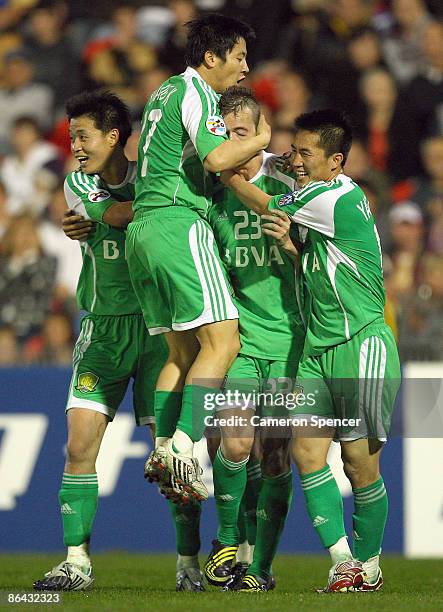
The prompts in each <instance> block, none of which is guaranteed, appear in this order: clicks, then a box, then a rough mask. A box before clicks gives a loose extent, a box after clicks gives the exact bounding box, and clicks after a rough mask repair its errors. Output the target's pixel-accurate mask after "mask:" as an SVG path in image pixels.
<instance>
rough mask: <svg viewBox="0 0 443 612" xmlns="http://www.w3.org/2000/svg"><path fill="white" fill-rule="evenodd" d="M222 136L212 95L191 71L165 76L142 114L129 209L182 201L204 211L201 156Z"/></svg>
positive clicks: (208, 186) (206, 189)
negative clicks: (132, 204)
mask: <svg viewBox="0 0 443 612" xmlns="http://www.w3.org/2000/svg"><path fill="white" fill-rule="evenodd" d="M225 138H226V127H225V124H224V121H223V119H222V117H221V116H220V114H219V110H218V95H217V94H216V93H215V91H214V90H213V89H211V87H209V85H208V84H207V83H206V82H205V81H204V80H203V79H202V78H201V76H200V75H199V74H198V72H197V71H196V70H194V69H193V68H187V70H186V71H185V72H183V74H180V75H177V76H173V77H171V78H170V79H168V80H167V81H165V82H164V83H163V85H161V86H160V87H159V89H158V90H157V91H155V92H154V93H153V94H152V96H151V97H150V99H149V101H148V103H147V104H146V107H145V110H144V113H143V122H142V131H141V135H140V144H139V149H138V160H139V167H138V172H137V182H136V185H135V192H136V197H135V201H134V211H137V210H139V209H143V210H152V209H154V208H163V207H166V206H186V207H187V208H191V209H192V210H194V211H196V212H197V213H198V214H200V215H202V216H205V215H206V212H207V209H208V207H209V206H210V204H211V200H212V190H213V179H212V177H211V175H210V174H209V173H208V172H207V171H206V170H205V169H204V167H203V161H204V159H205V157H206V156H207V155H208V153H210V152H211V151H212V150H213V149H215V148H216V147H218V145H220V144H221V143H222V142H223V141H224V140H225Z"/></svg>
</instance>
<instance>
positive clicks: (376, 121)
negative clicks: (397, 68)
mask: <svg viewBox="0 0 443 612" xmlns="http://www.w3.org/2000/svg"><path fill="white" fill-rule="evenodd" d="M360 90H361V95H362V99H363V101H364V103H365V107H366V125H365V126H364V128H363V130H364V131H365V132H366V137H367V148H368V153H369V158H370V161H371V166H373V167H374V168H375V169H377V170H380V171H382V172H383V171H385V170H386V168H387V163H388V156H389V152H390V149H391V144H390V140H391V139H390V126H391V122H392V117H393V114H394V108H395V102H396V99H397V87H396V84H395V81H394V79H393V78H392V76H391V75H390V74H389V72H388V71H387V70H384V69H382V68H373V69H372V70H369V71H368V72H365V73H364V74H363V76H362V79H361V82H360Z"/></svg>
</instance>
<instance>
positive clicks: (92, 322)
mask: <svg viewBox="0 0 443 612" xmlns="http://www.w3.org/2000/svg"><path fill="white" fill-rule="evenodd" d="M66 109H67V114H68V118H69V123H70V126H69V127H70V136H71V143H72V151H73V153H74V155H75V157H76V158H77V160H78V161H79V164H80V169H79V170H78V171H75V172H71V173H70V174H69V175H68V176H67V178H66V180H65V195H66V201H67V204H68V206H69V208H70V209H71V210H73V211H75V212H78V213H81V214H82V215H83V217H85V218H86V219H87V220H93V221H99V222H100V223H98V224H97V226H96V229H95V232H94V233H93V234H91V235H90V236H89V237H88V239H87V240H86V241H85V242H83V243H81V246H82V253H83V266H82V270H81V274H80V279H79V283H78V288H77V298H78V303H79V306H80V308H81V309H83V310H85V311H86V312H87V315H86V316H85V317H84V318H83V319H82V322H81V331H80V335H79V338H78V340H77V343H76V345H75V348H74V354H73V374H72V380H71V385H70V388H69V395H68V400H67V405H66V412H67V421H68V442H67V457H66V463H65V468H64V473H63V478H62V485H61V489H60V492H59V500H60V507H61V513H62V519H63V536H64V543H65V545H66V546H67V548H68V551H67V558H66V560H65V561H63V562H62V563H60V564H59V565H58V566H57V567H54V568H53V569H52V570H51V571H50V572H48V573H47V574H46V575H45V577H44V578H43V579H42V580H37V581H36V582H35V583H34V588H35V589H37V590H84V589H86V588H88V587H90V586H91V585H92V583H93V581H94V578H93V574H92V565H91V561H90V558H89V541H90V536H91V531H92V526H93V522H94V517H95V513H96V510H97V502H98V482H97V473H96V469H95V462H96V459H97V455H98V452H99V449H100V445H101V441H102V439H103V435H104V433H105V430H106V428H107V425H108V423H109V422H110V421H112V420H113V418H114V416H115V413H116V411H117V409H118V407H119V405H120V403H121V401H122V400H123V397H124V395H125V392H126V389H127V387H128V384H129V382H130V380H131V378H132V379H133V381H134V383H133V401H134V412H135V419H136V422H137V425H146V424H147V425H149V426H151V428H152V427H153V423H154V411H153V405H154V389H155V381H156V378H157V376H158V373H159V371H160V369H161V367H162V366H163V363H164V362H165V360H166V354H167V347H166V343H165V342H164V340H163V338H160V337H159V338H156V337H150V336H149V335H148V334H147V331H146V327H145V325H144V320H143V315H142V312H141V309H140V306H139V304H138V301H137V298H136V296H135V294H134V291H133V289H132V285H131V280H130V278H129V272H128V267H127V264H126V260H125V232H124V231H123V230H121V229H115V228H113V227H111V225H110V224H115V223H116V221H119V220H120V222H121V218H122V217H123V218H124V215H125V214H126V211H127V212H128V213H129V214H132V212H131V209H130V207H129V206H127V205H126V206H125V205H122V204H121V202H124V201H127V200H130V199H131V200H132V198H133V194H134V181H135V174H136V164H135V163H133V162H128V160H127V159H126V157H125V155H124V150H123V149H124V146H125V144H126V141H127V139H128V137H129V135H130V133H131V120H130V115H129V111H128V109H127V108H126V106H125V105H124V104H123V102H122V101H121V100H120V99H119V98H117V97H116V96H114V95H113V94H111V93H97V92H93V93H84V94H80V95H78V96H75V97H73V98H71V99H70V100H69V101H68V102H67V106H66ZM126 223H127V221H126ZM90 224H91V221H86V222H84V224H83V226H82V227H81V228H80V229H81V230H82V231H85V229H89V226H90Z"/></svg>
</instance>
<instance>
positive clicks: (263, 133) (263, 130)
mask: <svg viewBox="0 0 443 612" xmlns="http://www.w3.org/2000/svg"><path fill="white" fill-rule="evenodd" d="M257 136H260V137H261V138H262V140H263V149H266V147H267V146H268V144H269V142H270V140H271V126H270V125H269V123H268V122H267V121H266V117H265V116H264V114H263V113H261V115H260V120H259V122H258V126H257Z"/></svg>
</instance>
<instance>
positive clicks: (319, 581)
mask: <svg viewBox="0 0 443 612" xmlns="http://www.w3.org/2000/svg"><path fill="white" fill-rule="evenodd" d="M202 560H203V558H202ZM60 561H61V557H60V556H54V555H5V554H3V555H0V592H1V601H0V609H2V610H3V609H11V608H13V607H16V606H13V605H11V604H9V605H8V604H7V603H6V594H7V593H8V592H28V593H29V592H32V588H31V587H32V582H33V581H34V580H35V579H37V578H41V577H42V576H43V574H44V573H45V572H46V571H48V569H50V568H51V567H52V566H53V565H56V564H57V563H59V562H60ZM93 561H94V572H95V586H94V588H93V589H92V590H91V591H89V592H84V593H63V595H62V597H63V602H62V605H59V606H58V608H59V609H63V610H76V611H80V610H119V611H121V610H125V611H131V610H149V611H150V612H157V611H158V612H160V611H163V610H166V611H167V612H181V611H182V610H183V611H187V612H188V611H189V610H191V611H192V612H194V611H200V610H202V611H208V612H219V611H221V610H222V611H223V612H230V611H231V610H232V611H233V612H244V611H248V612H258V611H261V610H269V611H272V612H283V611H285V612H286V611H288V612H289V611H293V610H353V611H356V610H357V611H358V610H361V609H363V606H365V607H368V608H370V609H376V610H377V611H378V610H400V609H401V610H403V611H404V610H443V560H419V561H410V560H405V559H403V558H402V557H393V556H386V557H384V558H383V571H384V576H385V586H384V588H383V590H382V591H381V592H378V593H352V594H351V593H349V594H333V595H318V594H317V593H315V592H314V589H315V588H316V587H321V586H324V584H325V580H326V576H327V571H328V567H329V566H328V559H327V557H326V555H325V556H323V557H318V556H309V555H306V556H302V555H298V556H293V555H278V557H277V559H276V561H275V564H274V572H275V576H276V579H277V589H276V590H275V591H273V592H271V593H263V594H260V593H222V592H218V590H217V589H213V588H211V587H210V588H208V591H207V592H206V593H175V591H174V587H175V559H174V557H173V556H172V555H154V554H151V555H136V554H128V553H124V552H114V553H106V554H97V555H94V557H93ZM26 607H32V608H33V609H40V610H41V609H48V608H53V607H54V606H52V605H48V604H46V605H35V604H27V605H26Z"/></svg>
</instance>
